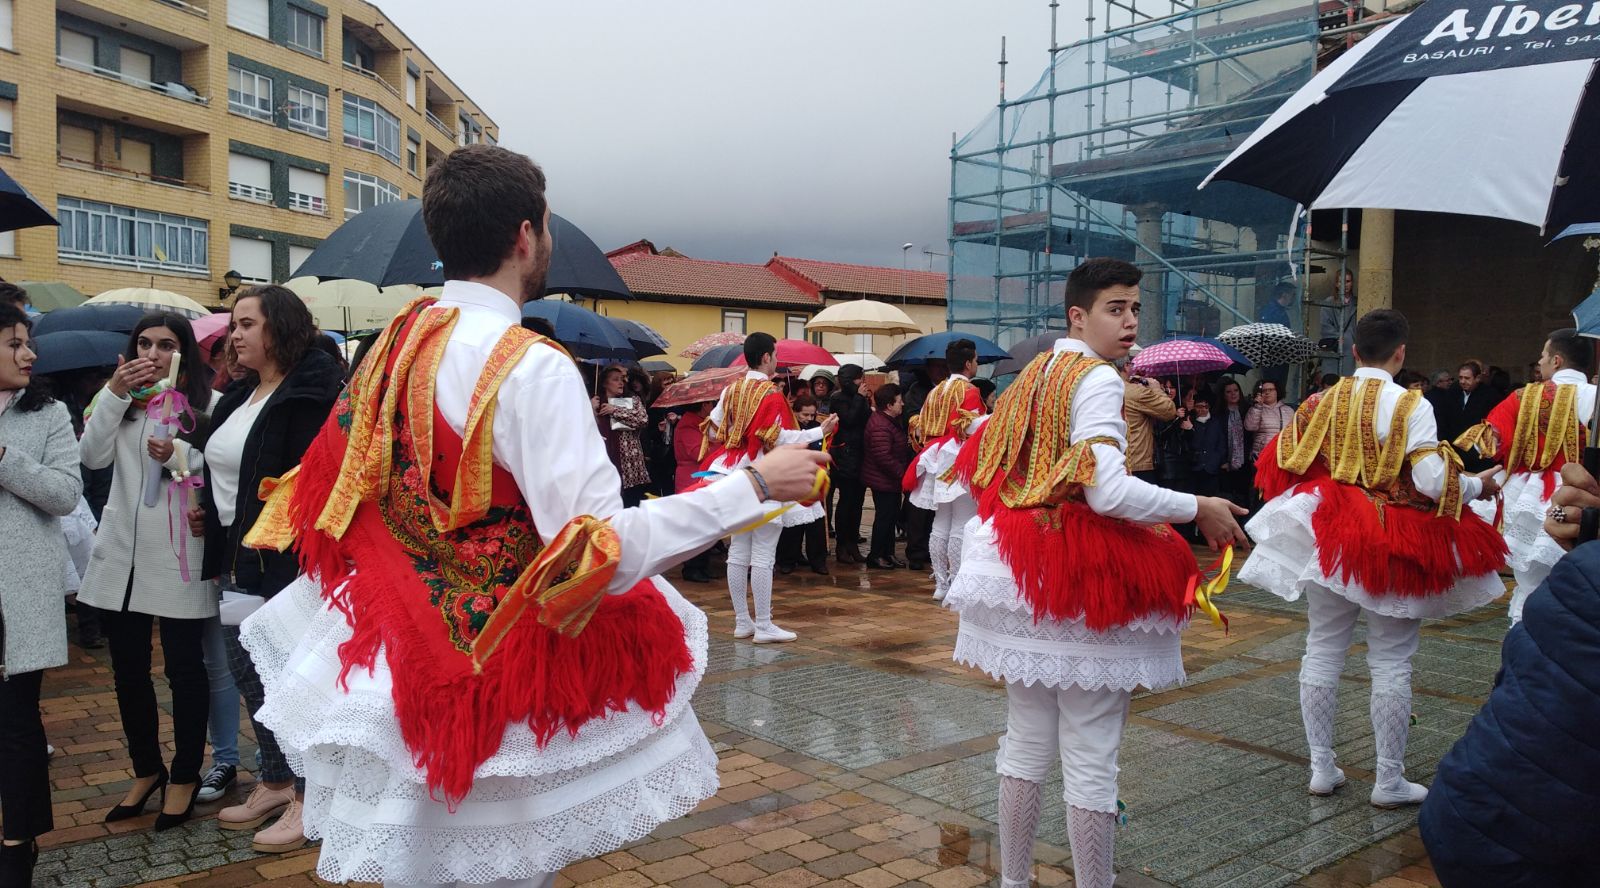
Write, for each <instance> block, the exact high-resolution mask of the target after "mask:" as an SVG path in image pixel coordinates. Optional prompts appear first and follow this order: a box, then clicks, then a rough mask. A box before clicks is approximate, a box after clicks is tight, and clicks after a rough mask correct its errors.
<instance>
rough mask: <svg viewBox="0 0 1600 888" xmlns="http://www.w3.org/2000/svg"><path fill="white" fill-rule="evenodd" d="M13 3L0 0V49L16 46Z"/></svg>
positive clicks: (13, 253)
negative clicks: (13, 32) (12, 15)
mask: <svg viewBox="0 0 1600 888" xmlns="http://www.w3.org/2000/svg"><path fill="white" fill-rule="evenodd" d="M14 5H15V4H14V3H13V0H0V49H16V48H17V44H16V40H15V38H14V37H13V36H12V31H13V28H12V25H11V22H12V17H11V13H12V8H13V6H14ZM15 254H16V251H15V250H13V251H12V252H10V253H7V254H5V255H7V256H12V255H15Z"/></svg>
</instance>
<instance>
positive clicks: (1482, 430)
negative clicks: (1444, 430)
mask: <svg viewBox="0 0 1600 888" xmlns="http://www.w3.org/2000/svg"><path fill="white" fill-rule="evenodd" d="M1519 413H1520V410H1519ZM1517 427H1518V428H1521V427H1522V420H1521V417H1520V416H1519V417H1518V420H1517ZM1455 444H1456V446H1457V447H1459V448H1461V449H1462V450H1476V451H1478V455H1479V456H1485V457H1493V456H1494V455H1495V454H1496V453H1499V452H1500V433H1499V432H1497V431H1495V428H1494V426H1492V425H1490V424H1488V423H1486V422H1480V423H1478V424H1477V425H1475V426H1473V427H1472V428H1470V429H1467V430H1466V431H1464V432H1462V433H1461V434H1460V435H1457V436H1456V441H1455ZM1507 463H1508V464H1509V463H1510V460H1507Z"/></svg>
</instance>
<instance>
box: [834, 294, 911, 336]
mask: <svg viewBox="0 0 1600 888" xmlns="http://www.w3.org/2000/svg"><path fill="white" fill-rule="evenodd" d="M806 329H807V330H808V331H810V332H812V333H846V334H848V333H886V334H889V335H894V334H897V333H921V332H922V328H921V327H919V326H917V323H916V321H913V320H911V317H910V316H909V315H907V314H906V313H905V312H903V311H901V310H900V309H898V308H895V307H894V306H892V305H890V304H889V303H887V302H878V301H877V300H874V299H852V300H850V301H849V302H837V303H834V304H833V305H830V306H828V307H827V308H824V309H823V310H822V311H819V312H817V316H816V317H814V318H812V319H811V320H809V321H807V322H806Z"/></svg>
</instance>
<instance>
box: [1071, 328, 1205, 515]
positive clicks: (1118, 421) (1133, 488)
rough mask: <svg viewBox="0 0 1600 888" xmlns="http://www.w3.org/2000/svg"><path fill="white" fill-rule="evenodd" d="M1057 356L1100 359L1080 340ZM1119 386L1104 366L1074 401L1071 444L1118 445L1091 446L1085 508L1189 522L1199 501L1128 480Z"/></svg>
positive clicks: (1118, 379)
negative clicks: (1094, 440)
mask: <svg viewBox="0 0 1600 888" xmlns="http://www.w3.org/2000/svg"><path fill="white" fill-rule="evenodd" d="M1055 351H1056V352H1057V353H1058V354H1059V353H1061V352H1079V353H1081V354H1083V355H1085V356H1087V357H1091V358H1099V357H1100V356H1099V355H1098V354H1096V353H1095V351H1094V349H1092V348H1090V347H1089V344H1088V343H1086V342H1083V341H1082V340H1079V339H1070V338H1069V339H1058V340H1056V346H1055ZM1122 393H1123V381H1122V376H1121V374H1119V373H1117V368H1115V367H1113V366H1111V365H1110V364H1104V365H1102V366H1099V367H1096V368H1094V369H1093V370H1090V371H1089V373H1088V374H1087V375H1086V376H1084V377H1083V380H1082V381H1081V382H1079V383H1078V391H1077V393H1076V394H1075V395H1073V396H1072V443H1073V444H1077V443H1078V442H1080V441H1084V440H1087V439H1089V438H1112V439H1115V440H1116V442H1117V444H1116V446H1115V447H1113V446H1112V445H1110V444H1095V445H1093V446H1092V448H1091V449H1092V450H1093V451H1094V460H1095V470H1094V484H1093V485H1092V486H1088V487H1085V488H1084V489H1083V495H1084V498H1085V499H1087V500H1088V502H1089V508H1091V509H1094V510H1095V511H1096V512H1098V513H1099V514H1101V515H1105V516H1106V517H1108V518H1121V519H1124V520H1126V521H1135V522H1138V523H1140V524H1156V523H1160V522H1168V523H1173V524H1182V523H1184V522H1186V521H1193V520H1194V515H1195V511H1196V509H1197V508H1198V507H1199V501H1198V500H1196V499H1195V497H1194V495H1193V494H1189V493H1179V492H1178V491H1176V490H1168V489H1166V488H1164V487H1158V486H1156V485H1154V484H1151V483H1150V482H1148V481H1145V480H1143V479H1140V478H1135V477H1134V476H1132V475H1130V474H1128V469H1127V460H1126V459H1125V458H1124V456H1123V453H1124V451H1126V450H1127V449H1128V424H1127V423H1126V422H1125V421H1124V420H1123V418H1122Z"/></svg>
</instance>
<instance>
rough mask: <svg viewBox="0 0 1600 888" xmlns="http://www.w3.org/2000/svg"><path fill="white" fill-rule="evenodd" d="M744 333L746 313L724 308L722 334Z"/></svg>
mask: <svg viewBox="0 0 1600 888" xmlns="http://www.w3.org/2000/svg"><path fill="white" fill-rule="evenodd" d="M744 331H745V330H744V312H742V311H735V310H734V309H731V308H724V309H723V310H722V332H724V333H743V332H744Z"/></svg>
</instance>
